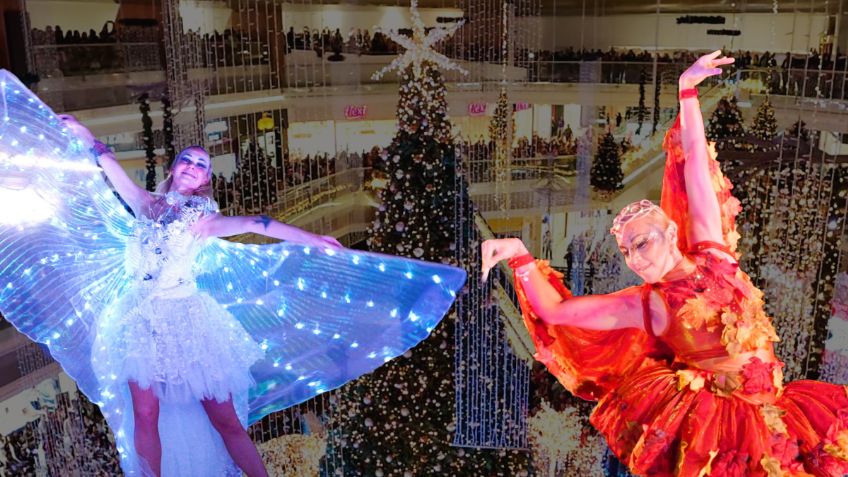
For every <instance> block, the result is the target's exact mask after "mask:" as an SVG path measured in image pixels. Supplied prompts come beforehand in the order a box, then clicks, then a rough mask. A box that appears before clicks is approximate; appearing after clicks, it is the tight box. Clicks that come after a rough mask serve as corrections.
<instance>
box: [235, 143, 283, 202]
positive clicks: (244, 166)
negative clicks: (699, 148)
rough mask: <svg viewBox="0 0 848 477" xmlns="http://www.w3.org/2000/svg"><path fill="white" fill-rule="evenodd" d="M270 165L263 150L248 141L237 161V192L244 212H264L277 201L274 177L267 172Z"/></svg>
mask: <svg viewBox="0 0 848 477" xmlns="http://www.w3.org/2000/svg"><path fill="white" fill-rule="evenodd" d="M270 165H271V161H270V160H269V159H268V156H267V154H265V150H263V149H262V148H261V147H259V146H257V145H256V142H254V141H250V143H249V144H248V146H247V151H246V152H245V153H244V155H242V157H241V158H240V161H239V176H240V177H241V189H240V190H239V192H240V193H241V203H242V205H243V206H244V209H245V212H246V213H249V214H259V213H264V212H265V211H266V210H267V207H268V206H270V205H273V204H274V203H276V202H277V184H276V178H275V177H271V175H270V174H269V166H270Z"/></svg>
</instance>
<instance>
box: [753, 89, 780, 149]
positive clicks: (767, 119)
mask: <svg viewBox="0 0 848 477" xmlns="http://www.w3.org/2000/svg"><path fill="white" fill-rule="evenodd" d="M751 134H753V135H754V136H756V137H757V138H759V139H762V140H763V141H771V140H773V139H774V137H775V136H777V119H776V118H775V117H774V106H772V104H771V101H769V100H768V98H766V100H765V101H763V103H762V104H761V105H760V107H759V108H757V114H756V116H754V123H753V124H752V125H751Z"/></svg>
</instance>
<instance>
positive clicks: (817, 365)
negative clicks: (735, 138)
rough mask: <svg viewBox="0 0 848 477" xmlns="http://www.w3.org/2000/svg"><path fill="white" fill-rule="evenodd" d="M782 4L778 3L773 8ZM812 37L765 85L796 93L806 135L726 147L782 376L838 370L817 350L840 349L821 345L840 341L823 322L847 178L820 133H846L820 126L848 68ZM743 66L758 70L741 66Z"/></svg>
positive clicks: (750, 264)
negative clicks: (753, 148) (736, 150)
mask: <svg viewBox="0 0 848 477" xmlns="http://www.w3.org/2000/svg"><path fill="white" fill-rule="evenodd" d="M779 8H780V7H779V5H778V4H777V2H775V3H774V5H773V13H774V14H775V15H776V14H777V13H778V11H779ZM809 13H810V14H811V15H812V14H813V13H818V14H824V15H825V16H830V15H832V14H834V13H835V12H833V11H830V6H829V4H828V3H825V4H824V11H822V10H821V9H818V10H816V8H815V7H814V4H813V3H812V2H811V3H810V8H809ZM793 15H795V16H796V17H797V15H798V11H797V10H795V12H794V14H793ZM796 20H797V18H796ZM811 21H812V20H811ZM828 33H834V32H832V31H829V32H828ZM817 40H818V38H810V39H809V40H808V41H807V43H806V44H804V45H795V44H792V45H791V46H790V50H792V51H796V50H804V51H806V52H811V51H814V52H815V54H813V53H807V54H801V55H798V54H792V55H791V56H790V58H789V59H788V60H787V61H785V62H784V64H783V65H782V67H781V68H780V69H779V70H778V72H777V74H778V75H779V78H780V81H776V82H773V84H769V85H767V87H768V88H770V89H771V92H772V93H776V94H778V95H785V96H790V97H794V101H792V102H788V101H787V102H782V103H781V105H782V106H781V107H782V108H784V109H786V110H788V111H789V112H790V113H791V114H790V115H787V116H791V117H792V119H793V120H794V121H804V123H806V124H807V127H809V128H810V129H811V132H810V136H809V138H802V134H797V133H795V134H793V133H790V132H785V133H783V135H781V136H780V139H779V142H778V143H777V146H776V152H774V153H769V152H765V153H755V154H747V155H743V156H742V157H740V156H739V155H738V154H732V153H725V154H724V157H726V158H732V159H735V160H734V161H731V163H730V164H728V170H729V172H730V174H729V175H730V178H731V180H732V181H733V182H734V184H736V188H737V190H738V195H740V196H742V198H743V204H742V205H743V214H742V215H741V216H740V218H739V225H740V232H741V234H742V241H741V243H740V248H741V250H742V252H743V267H744V269H745V270H748V271H749V272H750V273H751V275H752V278H754V280H755V283H756V284H757V285H758V286H759V287H760V288H762V289H763V291H764V292H765V295H766V299H765V301H766V310H767V312H768V313H769V315H770V316H772V317H773V319H774V325H775V328H776V329H777V331H778V334H779V335H780V337H781V342H779V343H777V345H776V353H777V355H778V356H779V357H780V358H781V359H782V360H783V361H784V362H785V363H786V368H785V370H784V372H785V374H786V377H787V379H802V378H818V377H822V378H825V379H828V378H831V379H832V378H836V377H837V376H836V375H834V374H833V371H832V369H833V367H832V363H831V366H830V367H828V366H827V365H825V366H824V367H823V365H822V357H823V355H824V356H828V355H831V356H836V355H837V354H838V353H839V352H842V350H841V349H832V350H825V349H824V348H825V345H828V346H833V347H836V346H838V345H841V341H840V339H838V337H837V339H836V340H834V339H831V340H827V338H828V320H829V319H832V320H835V319H838V318H837V317H834V318H831V300H832V299H833V295H834V286H835V283H836V275H837V271H838V270H839V269H840V260H841V257H840V247H841V244H842V242H843V239H844V228H845V216H846V211H848V209H846V198H845V193H846V186H847V185H848V181H846V179H848V178H846V169H845V164H844V162H845V161H844V158H841V157H839V156H833V155H831V154H828V153H826V152H824V151H823V150H822V149H820V147H822V145H823V144H824V142H823V141H822V142H820V141H821V140H822V139H823V137H822V136H833V139H835V140H836V142H837V143H841V139H842V133H831V132H828V131H819V129H822V128H826V127H827V126H826V125H825V124H824V123H822V122H820V121H819V120H818V119H817V115H818V114H820V113H824V112H825V111H826V110H827V108H828V105H830V104H832V100H834V99H843V98H844V85H845V73H846V72H845V70H844V68H845V67H844V65H843V66H842V71H837V70H836V67H837V62H836V61H831V60H833V59H835V56H834V55H833V53H834V52H832V51H828V50H827V49H825V48H823V47H825V46H826V45H823V44H819V43H818V42H817ZM760 73H761V72H760ZM746 74H747V75H751V76H752V75H754V74H756V72H754V71H748V72H746V71H744V70H743V76H746ZM767 77H772V78H773V77H774V75H773V74H769V75H768V76H767ZM720 157H721V156H720ZM834 325H836V323H835V322H834ZM826 340H827V343H826Z"/></svg>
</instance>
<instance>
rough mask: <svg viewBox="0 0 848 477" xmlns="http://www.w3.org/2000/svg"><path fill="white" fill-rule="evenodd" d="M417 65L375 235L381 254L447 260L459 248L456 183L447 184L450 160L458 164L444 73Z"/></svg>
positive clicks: (408, 79) (403, 96) (407, 84)
mask: <svg viewBox="0 0 848 477" xmlns="http://www.w3.org/2000/svg"><path fill="white" fill-rule="evenodd" d="M421 69H422V72H421V78H413V72H412V67H409V68H407V69H406V70H405V71H404V72H403V74H402V77H401V85H400V98H399V100H398V108H397V119H398V132H397V134H396V135H395V138H394V140H393V141H392V143H391V145H389V147H388V149H387V155H386V162H385V163H384V164H383V167H382V169H383V170H384V171H385V173H386V175H387V180H388V184H387V186H386V188H385V189H383V190H381V191H380V194H379V195H380V196H379V200H380V203H381V206H380V209H379V211H378V213H377V217H376V219H375V220H374V223H373V224H372V226H371V228H370V230H369V232H370V237H369V239H368V244H369V246H370V248H371V250H373V251H375V252H381V253H388V254H393V255H404V256H408V257H414V258H419V259H422V260H427V261H436V262H438V261H444V260H446V259H447V257H449V256H450V250H451V246H452V244H453V237H454V232H453V213H452V211H451V207H452V204H453V184H452V183H450V184H448V183H447V181H445V179H444V177H445V162H449V163H451V164H453V163H454V161H455V159H454V155H455V152H454V145H453V140H452V138H451V133H450V131H451V126H450V122H449V121H448V119H447V100H446V98H445V87H444V80H443V79H442V75H441V73H440V72H439V71H438V70H436V69H435V68H434V67H433V66H432V65H429V64H425V65H423V66H422V67H421Z"/></svg>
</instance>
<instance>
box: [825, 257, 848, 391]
mask: <svg viewBox="0 0 848 477" xmlns="http://www.w3.org/2000/svg"><path fill="white" fill-rule="evenodd" d="M831 308H832V309H833V315H831V317H830V321H829V322H828V336H829V338H828V339H827V341H825V349H824V357H823V360H822V361H823V362H822V371H821V378H822V380H824V381H828V382H831V383H835V384H844V383H848V273H840V274H839V275H838V276H837V278H836V292H835V293H834V297H833V302H832V306H831Z"/></svg>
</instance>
